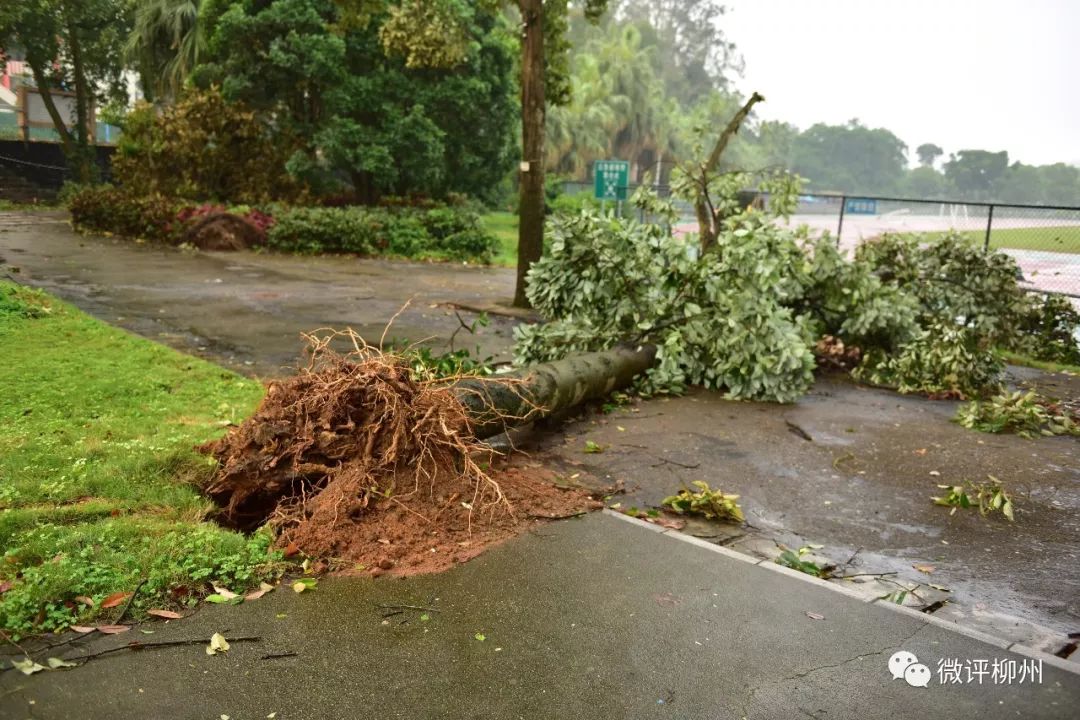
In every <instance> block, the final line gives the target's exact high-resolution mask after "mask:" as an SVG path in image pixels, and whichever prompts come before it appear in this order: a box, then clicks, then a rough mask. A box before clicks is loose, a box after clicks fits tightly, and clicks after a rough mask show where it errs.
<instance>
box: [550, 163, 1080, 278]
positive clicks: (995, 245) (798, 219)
mask: <svg viewBox="0 0 1080 720" xmlns="http://www.w3.org/2000/svg"><path fill="white" fill-rule="evenodd" d="M637 187H638V186H637V185H631V186H630V187H629V188H627V197H630V196H632V195H633V192H634V190H636V189H637ZM592 191H593V188H592V185H591V184H586V183H566V184H565V186H564V192H565V193H567V194H568V195H579V196H586V195H587V196H591V194H592ZM657 191H658V194H659V195H661V196H662V197H664V196H667V195H668V194H669V189H668V188H667V186H659V187H657ZM750 197H751V198H752V197H753V194H750ZM761 199H762V201H764V202H767V201H768V198H761ZM609 205H614V204H613V203H609ZM675 205H676V209H677V210H678V211H679V220H678V221H677V223H676V225H675V228H674V229H675V232H676V233H687V232H696V231H697V218H696V217H695V216H694V212H693V208H692V207H691V206H690V204H689V203H686V202H681V201H676V203H675ZM617 207H618V206H617V205H614V206H613V208H612V209H616V208H617ZM622 211H623V214H624V215H626V216H627V217H631V216H633V217H638V219H641V220H648V218H643V217H639V215H638V211H637V210H635V209H633V208H631V207H629V206H628V203H626V202H624V203H622ZM789 223H790V225H791V226H792V227H797V226H800V225H807V226H809V227H810V228H811V230H815V231H817V232H819V233H825V232H828V233H829V234H830V235H832V236H833V237H835V238H836V239H837V243H838V244H839V245H840V247H841V248H844V249H846V250H849V251H850V250H853V249H854V248H855V247H856V246H858V245H859V243H862V242H866V241H868V240H872V239H874V238H876V237H880V236H881V235H884V234H885V233H918V234H920V235H923V236H925V237H926V238H927V240H928V241H932V240H933V238H934V237H935V236H940V235H942V234H944V233H946V232H949V231H951V230H955V231H957V232H960V233H962V234H963V235H965V236H966V237H968V238H970V240H971V242H973V243H978V244H979V245H981V246H983V247H989V248H992V249H995V250H1000V251H1001V252H1004V253H1008V254H1009V255H1011V256H1012V257H1013V258H1015V259H1016V262H1017V264H1018V265H1019V266H1020V270H1021V272H1022V273H1023V280H1022V283H1023V285H1024V287H1026V288H1028V289H1030V290H1035V291H1039V292H1054V293H1060V294H1063V295H1068V296H1070V297H1073V298H1077V299H1080V207H1049V206H1041V205H1006V204H1001V203H978V202H964V201H959V200H912V199H907V198H890V197H875V196H866V195H859V196H855V195H831V194H822V195H800V196H799V203H798V207H797V208H796V210H795V213H794V214H793V215H792V216H791V218H790V220H789Z"/></svg>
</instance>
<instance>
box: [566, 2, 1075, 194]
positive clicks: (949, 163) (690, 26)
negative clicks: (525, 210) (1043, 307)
mask: <svg viewBox="0 0 1080 720" xmlns="http://www.w3.org/2000/svg"><path fill="white" fill-rule="evenodd" d="M609 7H610V12H609V13H608V14H607V15H605V16H604V18H603V19H602V20H601V22H600V23H599V24H598V25H595V26H592V25H588V24H586V23H584V22H581V21H580V19H576V18H575V17H574V15H573V14H572V15H571V32H570V37H571V39H572V41H573V51H572V55H571V63H570V67H571V68H572V72H571V86H572V88H573V94H572V96H571V98H570V101H569V102H568V103H567V104H565V105H563V106H561V107H558V108H553V109H552V110H551V111H550V112H549V113H548V126H547V132H548V143H547V150H548V152H547V162H548V166H549V168H550V169H551V170H552V171H554V172H557V173H560V174H562V175H563V176H565V177H567V178H572V179H575V180H585V179H587V177H588V172H589V168H590V167H591V164H592V162H593V161H595V160H597V159H603V158H619V159H623V160H629V161H630V162H631V165H632V175H633V177H632V180H633V181H635V182H640V181H642V180H643V179H644V178H645V176H646V173H649V172H651V173H652V177H653V178H655V177H656V174H657V172H659V175H660V179H661V181H664V182H666V179H667V177H668V175H669V173H670V171H671V169H672V168H673V167H674V166H675V164H676V162H677V161H678V160H680V159H684V158H686V157H694V156H695V152H694V149H695V148H696V147H698V146H699V145H701V144H703V143H705V144H707V143H708V138H709V137H713V138H714V137H715V136H716V135H718V134H719V130H720V128H721V127H723V125H724V123H726V122H727V120H728V119H729V118H730V117H731V116H732V115H733V114H734V112H735V111H736V110H737V109H738V107H739V106H740V105H741V104H742V102H743V100H744V98H743V97H741V96H740V94H739V93H738V92H735V91H734V90H732V89H731V87H730V82H729V78H730V76H731V75H733V74H734V71H736V70H737V69H738V66H737V62H738V56H737V53H736V51H735V46H734V45H733V44H732V43H730V42H729V41H728V39H727V38H726V37H725V36H724V34H723V32H722V29H721V27H722V22H721V21H720V20H719V18H722V15H723V12H724V8H723V5H722V2H721V0H686V1H684V2H668V1H665V0H617V1H613V2H611V3H610V5H609ZM754 89H756V90H760V91H761V92H762V93H763V94H764V95H765V97H766V99H768V97H769V88H754ZM909 150H910V148H909V147H908V145H907V144H906V143H904V141H903V140H901V139H900V138H898V137H897V136H896V135H895V134H894V133H892V132H891V131H889V130H888V129H886V128H870V127H867V126H866V125H864V124H862V123H861V122H859V121H858V120H851V121H850V122H848V123H847V124H844V125H827V124H824V123H819V124H816V125H813V126H811V127H809V128H806V129H805V130H800V129H799V128H797V127H795V126H794V125H792V124H790V123H786V122H778V121H760V120H755V119H753V118H752V119H751V121H750V122H748V123H747V124H746V125H745V126H744V127H743V129H742V130H741V131H740V133H739V135H738V137H737V138H736V140H735V141H734V142H733V143H732V145H731V146H730V147H729V148H728V150H727V151H726V152H725V157H724V165H725V167H726V168H728V169H744V170H753V171H763V170H769V169H780V168H782V169H788V170H792V171H794V172H796V173H798V174H799V175H800V176H802V177H803V178H804V179H805V181H806V182H805V186H804V187H805V191H806V192H811V193H812V192H820V193H825V192H839V193H852V194H855V193H861V194H866V195H902V196H907V197H913V198H935V199H936V198H944V199H953V198H955V199H959V200H969V201H996V202H1013V203H1023V204H1048V205H1080V169H1078V168H1076V167H1074V166H1071V165H1068V164H1066V163H1055V164H1053V165H1041V166H1032V165H1025V164H1023V163H1019V162H1012V163H1010V162H1009V157H1008V154H1007V153H1006V152H1004V151H1002V152H989V151H986V150H979V149H961V150H958V151H956V152H954V153H950V154H948V155H947V156H946V154H945V152H944V151H943V150H942V148H941V147H939V146H937V145H935V144H933V143H923V144H922V145H919V146H918V147H917V148H915V154H916V156H917V157H918V161H919V162H918V165H917V166H916V167H914V168H912V167H909V161H908V157H909Z"/></svg>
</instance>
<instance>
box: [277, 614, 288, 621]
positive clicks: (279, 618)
mask: <svg viewBox="0 0 1080 720" xmlns="http://www.w3.org/2000/svg"><path fill="white" fill-rule="evenodd" d="M274 617H276V618H277V619H278V620H284V619H285V618H287V617H289V615H288V613H278V614H277V615H275V616H274Z"/></svg>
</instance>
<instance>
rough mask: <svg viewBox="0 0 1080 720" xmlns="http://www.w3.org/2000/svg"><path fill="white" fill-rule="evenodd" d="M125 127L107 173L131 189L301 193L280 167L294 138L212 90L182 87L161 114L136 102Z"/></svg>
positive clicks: (251, 195) (236, 196)
mask: <svg viewBox="0 0 1080 720" xmlns="http://www.w3.org/2000/svg"><path fill="white" fill-rule="evenodd" d="M123 131H124V132H123V135H122V136H121V140H120V142H119V144H118V145H117V149H116V154H115V155H114V156H113V160H112V174H113V178H114V179H115V180H116V181H117V182H118V183H119V184H121V185H123V186H124V187H126V188H127V189H128V190H129V192H133V193H145V194H156V193H159V194H162V195H168V196H173V197H178V198H183V199H187V200H207V199H213V200H218V201H224V202H245V203H253V202H265V201H267V200H270V199H275V198H286V199H287V198H296V197H298V196H299V195H300V194H301V193H302V190H303V188H302V187H301V186H299V185H298V184H297V183H296V181H295V180H293V179H292V178H291V176H290V175H289V174H288V173H287V172H286V170H285V163H286V161H287V159H288V157H289V156H290V155H291V154H292V152H293V150H294V149H295V143H293V142H291V141H290V140H289V138H287V137H283V136H281V134H280V133H279V132H276V131H275V130H274V129H273V128H272V127H271V125H270V124H269V123H267V122H265V121H263V120H262V119H260V118H259V116H258V115H257V114H256V113H254V112H253V111H251V110H249V109H247V108H246V107H244V105H243V104H242V103H237V102H226V101H225V98H224V97H222V95H221V92H220V90H218V89H217V88H211V89H209V90H205V91H191V92H188V93H187V94H185V95H184V96H183V97H181V98H180V99H179V100H178V101H177V102H176V103H175V104H173V105H170V106H168V107H167V108H165V109H164V110H162V111H160V112H159V111H158V109H156V108H155V107H154V106H152V105H149V104H147V103H142V104H140V105H138V106H136V108H135V109H134V110H132V111H131V112H130V113H128V115H127V116H126V117H125V119H124V124H123Z"/></svg>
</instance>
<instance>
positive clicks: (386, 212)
mask: <svg viewBox="0 0 1080 720" xmlns="http://www.w3.org/2000/svg"><path fill="white" fill-rule="evenodd" d="M269 245H270V247H272V248H274V249H277V250H283V251H288V252H304V253H319V252H345V253H357V254H361V255H370V254H376V253H388V254H391V255H401V256H404V257H413V258H443V259H453V260H471V261H479V262H490V260H491V257H492V255H493V254H494V252H495V249H496V246H497V245H498V241H497V240H496V239H495V238H494V237H493V236H492V235H489V234H488V233H487V232H485V231H484V230H483V229H482V227H481V225H480V218H479V216H478V215H476V213H474V212H472V211H469V210H464V209H458V208H449V207H440V208H435V209H431V210H415V209H410V208H406V207H401V208H396V209H388V208H368V207H356V206H354V207H323V208H293V209H290V210H287V211H284V212H282V213H279V215H278V216H277V222H276V224H275V225H274V226H273V228H271V230H270V233H269Z"/></svg>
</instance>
